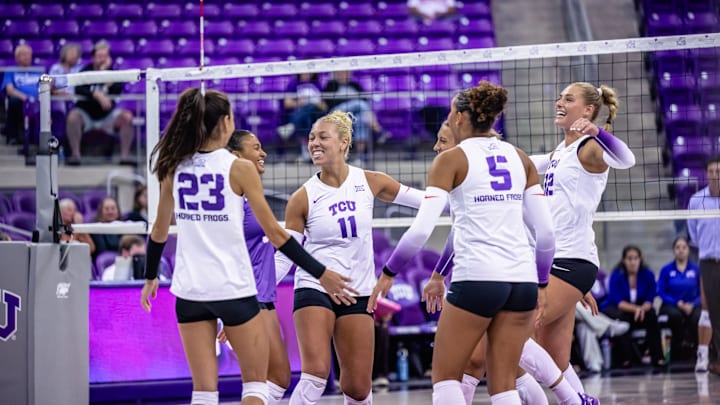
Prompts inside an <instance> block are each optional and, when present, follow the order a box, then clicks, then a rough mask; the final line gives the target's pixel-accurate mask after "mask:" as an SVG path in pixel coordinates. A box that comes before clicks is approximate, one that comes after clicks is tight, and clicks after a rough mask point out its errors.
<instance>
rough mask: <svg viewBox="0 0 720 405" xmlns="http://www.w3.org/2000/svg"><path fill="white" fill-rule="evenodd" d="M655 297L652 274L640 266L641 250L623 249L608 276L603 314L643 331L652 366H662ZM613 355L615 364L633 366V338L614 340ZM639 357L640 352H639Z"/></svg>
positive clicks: (630, 246)
mask: <svg viewBox="0 0 720 405" xmlns="http://www.w3.org/2000/svg"><path fill="white" fill-rule="evenodd" d="M655 295H656V284H655V274H654V273H653V271H652V270H650V269H649V268H648V267H647V266H645V263H643V259H642V252H641V251H640V248H638V247H637V246H633V245H628V246H625V248H624V249H623V252H622V260H621V261H620V263H618V265H617V267H616V268H615V270H613V273H612V275H611V276H610V284H609V286H608V298H607V299H608V306H607V308H605V310H604V312H605V314H606V315H608V316H609V317H610V318H614V319H620V320H622V321H625V322H628V323H630V328H631V330H635V329H645V331H646V335H645V343H646V345H647V347H648V349H649V351H650V358H651V361H652V364H653V365H654V366H658V367H659V366H664V365H665V359H663V353H662V347H661V346H660V328H659V327H658V322H657V314H655V309H654V308H653V305H652V303H653V300H654V299H655ZM613 354H614V356H615V358H616V359H618V360H620V361H619V362H618V363H617V364H621V365H622V366H623V367H628V366H630V365H631V364H632V362H633V360H634V359H635V356H633V354H634V353H633V347H632V338H631V336H630V334H628V333H626V334H624V335H622V336H618V337H615V338H613ZM638 354H639V355H640V356H642V353H638Z"/></svg>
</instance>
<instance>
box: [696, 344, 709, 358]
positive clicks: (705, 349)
mask: <svg viewBox="0 0 720 405" xmlns="http://www.w3.org/2000/svg"><path fill="white" fill-rule="evenodd" d="M698 353H700V354H701V355H703V356H704V357H707V356H708V345H698Z"/></svg>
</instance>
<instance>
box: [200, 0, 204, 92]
mask: <svg viewBox="0 0 720 405" xmlns="http://www.w3.org/2000/svg"><path fill="white" fill-rule="evenodd" d="M203 3H204V2H203V0H200V71H202V70H203V64H204V63H205V11H204V8H203ZM200 93H201V94H202V95H203V96H204V95H205V80H200Z"/></svg>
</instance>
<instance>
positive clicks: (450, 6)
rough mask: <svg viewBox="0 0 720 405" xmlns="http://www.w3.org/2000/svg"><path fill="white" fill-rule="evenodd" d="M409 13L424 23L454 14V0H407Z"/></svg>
mask: <svg viewBox="0 0 720 405" xmlns="http://www.w3.org/2000/svg"><path fill="white" fill-rule="evenodd" d="M407 6H408V9H410V14H411V15H413V16H415V17H417V18H420V19H422V20H423V21H424V22H425V23H430V22H431V21H432V20H435V19H438V18H441V17H446V16H450V15H453V14H455V0H408V2H407Z"/></svg>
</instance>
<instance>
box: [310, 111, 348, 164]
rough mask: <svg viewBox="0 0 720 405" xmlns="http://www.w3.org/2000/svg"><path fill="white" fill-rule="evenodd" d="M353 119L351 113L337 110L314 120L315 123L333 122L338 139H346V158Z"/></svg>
mask: <svg viewBox="0 0 720 405" xmlns="http://www.w3.org/2000/svg"><path fill="white" fill-rule="evenodd" d="M353 121H355V116H354V115H352V113H349V112H345V111H337V110H336V111H333V112H331V113H330V114H328V115H325V116H323V117H320V118H318V120H317V121H315V123H316V124H317V123H318V122H331V123H333V124H335V126H336V127H337V131H338V135H339V136H340V139H341V140H342V139H347V141H348V147H347V149H345V158H346V159H347V157H348V154H349V153H350V147H351V146H352V133H353V127H352V124H353Z"/></svg>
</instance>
